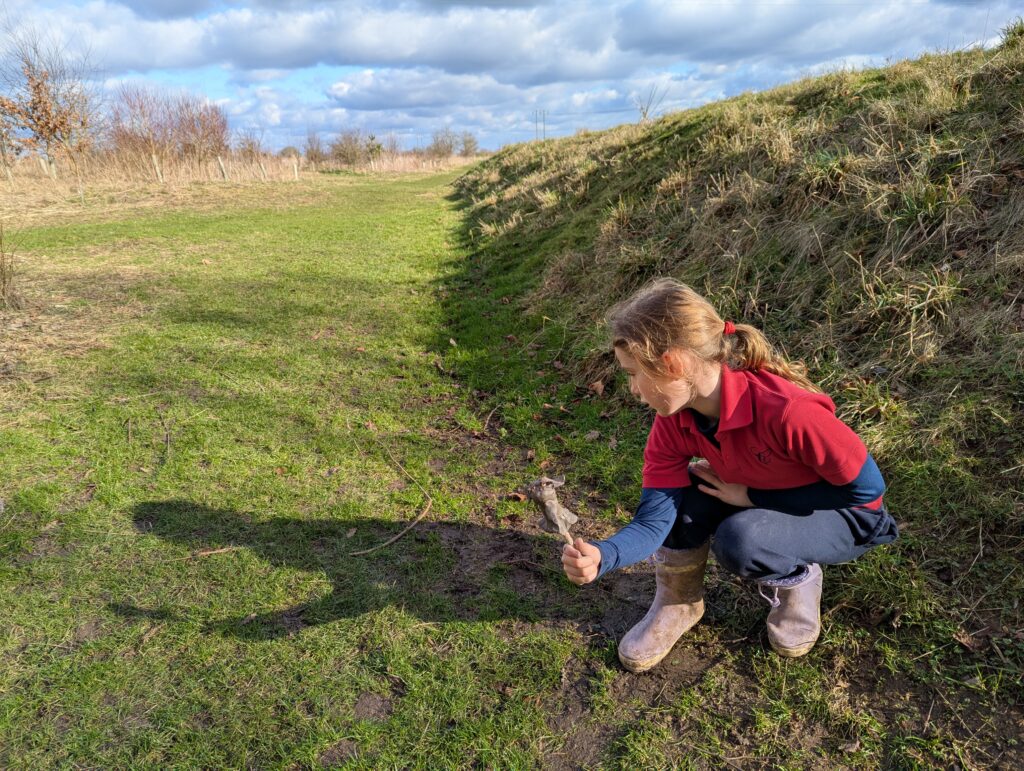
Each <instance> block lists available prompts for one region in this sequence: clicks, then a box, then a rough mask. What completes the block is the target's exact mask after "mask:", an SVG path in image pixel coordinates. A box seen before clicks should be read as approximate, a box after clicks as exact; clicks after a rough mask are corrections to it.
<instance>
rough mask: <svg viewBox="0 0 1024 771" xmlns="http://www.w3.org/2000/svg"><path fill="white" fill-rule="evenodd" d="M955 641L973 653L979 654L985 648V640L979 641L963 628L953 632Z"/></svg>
mask: <svg viewBox="0 0 1024 771" xmlns="http://www.w3.org/2000/svg"><path fill="white" fill-rule="evenodd" d="M953 639H954V640H956V641H957V642H958V643H960V644H961V645H962V646H964V647H965V648H967V650H969V651H970V652H971V653H977V652H978V651H980V650H982V649H983V648H984V647H985V641H984V640H979V639H978V638H977V637H974V636H973V635H972V634H971V633H970V632H968V631H967V630H966V629H964V628H963V627H960V628H959V629H957V630H956V631H955V632H953Z"/></svg>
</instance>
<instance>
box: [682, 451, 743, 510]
mask: <svg viewBox="0 0 1024 771" xmlns="http://www.w3.org/2000/svg"><path fill="white" fill-rule="evenodd" d="M690 471H692V472H693V473H694V474H696V475H697V476H699V477H700V478H701V479H703V480H704V481H705V482H707V483H708V484H706V485H697V489H698V490H702V491H704V492H705V493H707V494H708V495H713V496H714V497H716V498H718V500H720V501H722V502H724V503H729V504H732V505H733V506H740V507H742V508H744V509H750V508H753V506H754V503H753V501H751V500H750V498H749V497H748V496H747V486H746V485H736V484H732V483H730V482H723V481H722V479H721V478H720V477H719V476H718V474H716V473H715V472H714V471H712V470H711V466H709V465H708V464H707V463H706V462H701V463H694V464H693V465H691V466H690Z"/></svg>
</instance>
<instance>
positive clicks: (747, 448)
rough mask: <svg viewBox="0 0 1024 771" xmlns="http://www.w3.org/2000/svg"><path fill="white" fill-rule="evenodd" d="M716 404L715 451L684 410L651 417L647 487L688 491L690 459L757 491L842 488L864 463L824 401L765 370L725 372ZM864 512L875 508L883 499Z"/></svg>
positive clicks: (857, 443) (863, 454)
mask: <svg viewBox="0 0 1024 771" xmlns="http://www.w3.org/2000/svg"><path fill="white" fill-rule="evenodd" d="M721 398H722V403H721V410H720V414H719V420H718V429H717V432H716V434H715V437H716V438H717V439H718V443H719V445H720V447H716V446H715V445H714V443H712V442H711V441H710V440H709V439H708V438H707V437H705V436H704V435H703V434H701V432H700V431H699V430H698V428H697V426H696V425H695V424H694V420H693V415H692V413H691V412H690V411H689V410H687V409H683V410H679V412H677V413H675V414H674V415H670V416H668V417H667V418H665V417H662V416H660V415H658V416H656V417H655V418H654V425H653V426H651V433H650V435H649V436H648V438H647V447H646V449H645V450H644V469H643V485H644V487H688V486H689V485H690V484H691V481H690V474H689V472H688V471H687V467H688V466H689V464H690V461H691V460H692V459H693V458H694V457H701V458H705V459H706V460H707V461H708V463H709V464H710V465H711V468H712V470H714V472H715V473H716V474H718V476H719V477H721V478H722V480H723V481H725V482H732V483H735V484H743V485H747V486H748V487H753V488H757V489H761V490H780V489H783V488H790V487H801V486H803V485H808V484H811V483H813V482H819V481H821V480H825V481H826V482H828V483H830V484H833V485H846V484H849V483H850V482H852V481H853V480H854V479H856V478H857V475H858V474H859V473H860V471H861V468H862V467H863V465H864V461H865V460H866V459H867V454H868V453H867V448H866V447H865V446H864V443H863V442H862V441H861V440H860V437H859V436H857V434H855V433H854V432H853V430H852V429H851V428H850V427H849V426H847V425H846V424H845V423H843V421H841V420H840V419H839V418H837V417H836V406H835V404H834V403H833V402H832V400H831V399H830V398H828V397H827V396H825V395H824V394H818V393H812V392H811V391H807V390H804V389H803V388H801V387H800V386H798V385H796V384H795V383H792V382H790V381H789V380H786V379H785V378H782V377H779V376H778V375H773V374H772V373H770V372H766V371H764V370H761V371H757V372H751V371H747V370H733V369H730V368H729V367H727V366H724V365H723V366H722V390H721ZM866 505H867V507H868V508H872V509H877V508H878V507H879V506H880V505H881V498H879V499H878V500H876V501H872V502H871V503H869V504H866Z"/></svg>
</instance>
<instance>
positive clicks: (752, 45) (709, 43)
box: [0, 0, 1022, 149]
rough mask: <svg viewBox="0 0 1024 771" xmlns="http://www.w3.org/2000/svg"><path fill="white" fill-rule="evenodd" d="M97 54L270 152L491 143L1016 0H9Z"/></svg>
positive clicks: (994, 11) (906, 48) (878, 51)
mask: <svg viewBox="0 0 1024 771" xmlns="http://www.w3.org/2000/svg"><path fill="white" fill-rule="evenodd" d="M4 12H5V15H6V17H7V20H8V24H13V25H14V26H15V27H18V26H19V25H28V26H31V27H32V28H33V29H35V30H38V31H43V32H45V33H46V34H49V35H51V36H53V37H55V38H58V39H60V40H61V41H63V43H64V44H65V45H66V46H67V47H68V48H69V49H74V48H76V47H82V46H84V47H87V48H88V49H89V51H90V58H91V60H92V62H93V63H94V64H95V65H98V66H99V67H100V68H102V72H103V80H102V85H103V86H104V87H106V88H109V89H113V88H114V87H116V84H118V83H120V82H123V81H132V82H146V83H154V84H159V85H161V86H164V87H167V88H172V89H184V90H188V91H190V92H193V93H196V94H202V95H205V96H207V97H209V98H210V99H212V100H213V101H215V102H217V103H219V104H221V105H223V106H224V108H225V110H226V111H227V113H228V115H229V116H230V119H231V124H232V127H233V128H235V129H240V130H241V129H258V130H263V131H264V138H265V141H266V143H267V144H268V145H269V146H270V147H272V148H275V149H279V148H280V147H282V146H284V145H287V144H294V145H298V146H301V145H302V143H303V141H304V138H305V136H306V134H307V132H308V131H310V130H314V131H320V132H323V133H325V134H330V133H333V132H337V131H339V130H343V129H348V128H356V129H361V130H364V131H369V132H373V133H375V134H377V136H378V137H382V136H384V135H386V134H388V133H394V134H395V135H397V136H398V138H399V139H400V141H401V143H402V145H403V146H404V147H407V148H408V147H414V146H417V145H419V146H422V145H424V144H426V143H428V142H429V141H430V136H431V134H432V132H434V131H435V130H437V129H440V128H443V127H450V128H451V129H453V130H455V131H456V132H460V133H461V132H463V131H470V132H473V133H474V134H475V135H476V136H477V138H478V139H479V141H480V144H481V145H482V146H483V147H485V148H497V147H500V146H501V145H503V144H507V143H509V142H518V141H524V140H529V139H533V138H534V136H535V134H536V132H537V130H538V120H537V117H538V115H539V114H540V111H543V113H544V115H545V118H544V130H545V131H546V134H547V136H549V137H550V136H563V135H566V134H571V133H573V132H575V131H576V130H577V129H580V128H589V129H600V128H606V127H608V126H613V125H617V124H620V123H624V122H629V121H635V120H637V119H638V117H639V112H638V110H637V107H636V104H637V102H645V101H647V100H648V99H649V98H650V96H651V95H652V94H656V95H657V96H659V97H661V98H662V101H661V102H660V105H659V106H658V110H657V112H658V113H662V112H667V111H672V110H679V109H684V108H687V107H692V106H696V105H700V104H703V103H705V102H708V101H711V100H715V99H720V98H723V97H727V96H732V95H734V94H737V93H740V92H743V91H747V90H760V89H764V88H767V87H770V86H773V85H777V84H780V83H784V82H787V81H790V80H794V79H796V78H799V77H802V76H805V75H808V74H814V73H817V72H820V71H822V70H827V69H830V68H836V67H840V66H847V67H862V66H866V65H874V64H884V63H885V62H886V61H887V60H894V59H902V58H907V57H914V56H917V55H919V54H921V53H924V52H927V51H934V50H942V49H953V48H960V47H969V46H973V45H980V44H984V45H993V44H994V43H995V42H997V40H998V36H999V31H1000V29H1001V28H1002V27H1004V26H1006V24H1007V23H1009V22H1010V21H1011V20H1012V19H1013V18H1014V17H1015V16H1017V15H1020V14H1021V13H1022V9H1021V6H1020V4H1019V0H1014V1H1013V2H1011V1H1010V0H893V1H890V0H859V1H858V0H743V1H741V0H736V1H735V2H734V1H732V0H702V1H700V2H696V1H692V2H683V1H682V0H675V1H674V2H673V1H671V0H607V1H606V2H603V3H598V2H573V1H569V2H544V1H543V0H476V1H474V0H365V1H363V2H343V1H341V0H336V1H334V2H331V1H330V0H280V1H279V2H271V0H0V14H2V13H4Z"/></svg>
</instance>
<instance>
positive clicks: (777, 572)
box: [663, 485, 899, 580]
mask: <svg viewBox="0 0 1024 771" xmlns="http://www.w3.org/2000/svg"><path fill="white" fill-rule="evenodd" d="M682 493H683V497H682V501H681V503H680V505H679V511H678V514H677V516H676V521H675V524H673V526H672V530H671V531H670V532H669V534H668V536H667V537H666V538H665V542H664V544H663V545H664V546H665V547H667V548H669V549H692V548H695V547H697V546H702V545H703V544H704V543H705V542H706V541H707V540H708V538H711V539H712V541H711V550H712V551H713V552H714V554H715V557H716V558H717V559H718V564H720V565H721V566H722V567H724V568H725V569H726V570H728V571H730V572H731V573H735V574H736V575H738V576H742V577H743V578H752V579H756V580H764V579H778V578H785V577H787V576H790V575H793V574H794V573H796V572H797V571H799V570H801V569H802V568H803V566H804V565H808V564H810V563H812V562H817V563H819V564H825V565H834V564H836V563H839V562H849V561H850V560H855V559H857V557H859V556H860V555H862V554H863V553H864V552H866V551H867V550H868V549H870V548H871V547H873V546H878V545H880V544H883V543H890V542H892V541H894V540H896V538H897V536H898V535H899V531H898V530H897V528H896V522H895V520H893V518H892V516H891V515H890V514H889V512H888V510H887V509H886V508H885V507H884V506H883V508H882V509H880V510H877V511H876V510H873V509H868V508H865V507H863V506H853V507H850V508H846V509H821V510H817V511H811V512H802V513H787V512H784V511H773V510H771V509H756V508H755V509H743V508H739V507H737V506H731V505H729V504H727V503H723V502H722V501H720V500H719V499H718V498H715V497H714V496H712V495H708V494H707V493H705V492H702V491H701V490H698V489H697V486H696V485H693V486H691V487H686V488H683V491H682Z"/></svg>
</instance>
